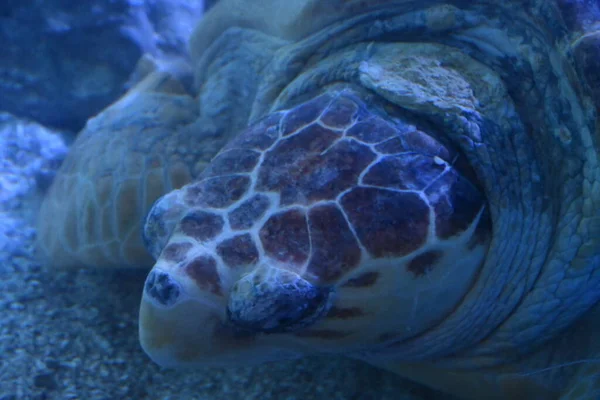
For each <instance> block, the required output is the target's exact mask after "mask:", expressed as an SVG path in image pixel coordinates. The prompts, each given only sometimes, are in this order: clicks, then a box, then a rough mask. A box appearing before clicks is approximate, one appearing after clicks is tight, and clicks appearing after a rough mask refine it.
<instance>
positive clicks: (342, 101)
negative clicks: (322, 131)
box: [320, 96, 358, 129]
mask: <svg viewBox="0 0 600 400" xmlns="http://www.w3.org/2000/svg"><path fill="white" fill-rule="evenodd" d="M357 112H358V105H357V104H356V103H355V102H354V101H352V100H350V99H349V98H348V97H345V96H340V97H338V98H336V99H335V100H333V102H332V103H331V104H330V105H329V107H327V109H326V110H325V112H323V114H322V115H321V118H320V120H321V122H322V123H323V124H325V125H327V126H329V127H331V128H333V129H345V128H346V127H347V126H349V125H350V124H352V123H353V122H354V120H355V118H356V114H357Z"/></svg>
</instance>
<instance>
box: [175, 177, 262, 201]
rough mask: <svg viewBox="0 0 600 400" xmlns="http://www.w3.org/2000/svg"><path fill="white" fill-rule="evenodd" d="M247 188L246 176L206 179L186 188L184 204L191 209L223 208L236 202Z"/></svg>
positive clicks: (248, 182) (248, 183) (248, 185)
mask: <svg viewBox="0 0 600 400" xmlns="http://www.w3.org/2000/svg"><path fill="white" fill-rule="evenodd" d="M249 187H250V178H249V177H248V176H246V175H228V176H219V177H215V178H208V179H206V180H203V181H200V182H198V183H195V184H193V185H190V186H188V187H187V188H186V193H185V202H186V203H187V204H188V205H190V206H191V207H212V208H225V207H228V206H230V205H231V204H233V203H234V202H236V201H238V200H239V199H240V198H241V197H242V196H243V195H244V194H245V193H246V191H247V190H248V188H249Z"/></svg>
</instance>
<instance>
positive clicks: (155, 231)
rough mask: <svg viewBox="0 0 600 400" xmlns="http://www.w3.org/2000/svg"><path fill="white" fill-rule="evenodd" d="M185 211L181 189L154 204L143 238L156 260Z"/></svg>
mask: <svg viewBox="0 0 600 400" xmlns="http://www.w3.org/2000/svg"><path fill="white" fill-rule="evenodd" d="M184 212H185V207H184V205H183V201H182V199H181V190H179V189H178V190H173V191H172V192H170V193H168V194H166V195H164V196H162V197H160V198H159V199H158V200H156V202H154V204H153V205H152V208H151V209H150V212H148V215H147V216H146V221H145V222H144V229H143V231H142V240H143V242H144V245H145V246H146V249H147V250H148V252H150V254H151V255H152V257H154V259H155V260H156V259H158V256H159V255H160V253H161V252H162V250H163V248H164V247H165V246H166V244H167V242H168V241H169V238H170V237H171V234H172V233H173V230H174V229H175V225H176V224H177V222H178V221H179V220H180V219H181V217H182V215H183V214H184Z"/></svg>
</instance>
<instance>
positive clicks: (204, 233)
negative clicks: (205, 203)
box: [179, 210, 224, 242]
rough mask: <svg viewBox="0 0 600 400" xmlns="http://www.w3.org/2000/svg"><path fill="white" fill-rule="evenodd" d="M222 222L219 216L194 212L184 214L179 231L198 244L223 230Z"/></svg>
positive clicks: (204, 212)
mask: <svg viewBox="0 0 600 400" xmlns="http://www.w3.org/2000/svg"><path fill="white" fill-rule="evenodd" d="M223 225H224V221H223V218H221V216H219V215H215V214H212V213H209V212H206V211H200V210H194V211H191V212H189V213H188V214H186V215H185V216H184V217H183V218H182V219H181V221H180V222H179V229H180V230H181V232H183V233H184V234H185V235H187V236H189V237H191V238H194V239H196V240H198V241H200V242H202V241H207V240H210V239H212V238H214V237H215V236H217V235H218V234H219V233H221V231H222V230H223Z"/></svg>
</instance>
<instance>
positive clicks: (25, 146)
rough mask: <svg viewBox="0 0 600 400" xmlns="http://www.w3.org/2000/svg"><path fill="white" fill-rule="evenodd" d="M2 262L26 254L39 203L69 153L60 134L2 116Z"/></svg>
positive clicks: (0, 221)
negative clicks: (26, 246) (26, 245)
mask: <svg viewBox="0 0 600 400" xmlns="http://www.w3.org/2000/svg"><path fill="white" fill-rule="evenodd" d="M0 138H1V140H0V262H1V261H3V257H6V256H8V257H11V256H15V255H18V254H20V253H22V252H23V251H25V249H24V246H25V243H29V244H30V243H31V242H32V238H33V236H34V234H35V233H34V229H33V221H34V218H35V211H36V210H37V208H38V207H37V206H36V204H37V203H39V201H40V198H41V195H42V194H43V192H44V191H45V190H46V189H47V188H48V186H49V185H50V183H51V181H52V179H53V177H54V174H55V172H56V170H57V169H58V167H59V166H60V164H61V162H62V160H63V159H64V157H65V155H66V153H67V146H66V144H65V142H64V140H63V139H62V137H61V135H60V134H59V133H58V132H54V131H51V130H49V129H46V128H44V127H43V126H41V125H38V124H36V123H34V122H29V121H24V120H19V119H17V118H16V117H14V116H12V115H10V114H8V113H0Z"/></svg>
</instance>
